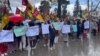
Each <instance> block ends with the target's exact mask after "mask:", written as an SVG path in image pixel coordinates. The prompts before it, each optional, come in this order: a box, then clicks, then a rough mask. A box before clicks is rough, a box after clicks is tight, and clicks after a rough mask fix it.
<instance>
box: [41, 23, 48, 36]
mask: <svg viewBox="0 0 100 56" xmlns="http://www.w3.org/2000/svg"><path fill="white" fill-rule="evenodd" d="M42 34H49V24H42Z"/></svg>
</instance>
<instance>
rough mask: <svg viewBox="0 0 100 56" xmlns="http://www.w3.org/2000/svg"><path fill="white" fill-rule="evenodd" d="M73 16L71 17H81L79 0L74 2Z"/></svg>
mask: <svg viewBox="0 0 100 56" xmlns="http://www.w3.org/2000/svg"><path fill="white" fill-rule="evenodd" d="M73 14H74V15H73V16H74V17H82V10H81V6H80V3H79V0H76V4H75V7H74V11H73Z"/></svg>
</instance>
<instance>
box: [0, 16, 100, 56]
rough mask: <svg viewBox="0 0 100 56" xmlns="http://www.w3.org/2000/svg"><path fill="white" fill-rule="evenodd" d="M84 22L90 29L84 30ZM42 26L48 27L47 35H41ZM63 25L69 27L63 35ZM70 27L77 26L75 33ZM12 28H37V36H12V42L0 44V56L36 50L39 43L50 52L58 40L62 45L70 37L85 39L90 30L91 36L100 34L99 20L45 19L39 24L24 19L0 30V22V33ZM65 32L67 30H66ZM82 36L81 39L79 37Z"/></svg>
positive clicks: (10, 23) (38, 22) (36, 21)
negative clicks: (55, 24) (87, 23)
mask: <svg viewBox="0 0 100 56" xmlns="http://www.w3.org/2000/svg"><path fill="white" fill-rule="evenodd" d="M86 21H89V25H90V27H89V28H87V29H85V28H84V23H85V22H86ZM53 22H58V23H59V24H60V25H61V29H60V30H57V29H55V28H54V26H53ZM42 24H48V25H49V33H48V34H42V29H41V28H42ZM64 25H70V32H69V33H63V32H62V30H63V26H64ZM72 25H76V26H77V31H74V30H73V28H72ZM14 26H27V27H32V26H39V35H37V36H26V35H24V36H19V37H16V36H15V34H14V42H9V43H0V54H1V56H4V55H7V53H8V52H10V53H12V52H16V51H17V50H21V51H23V50H27V49H28V48H30V50H31V49H36V47H37V46H38V45H39V44H38V43H39V42H41V43H42V44H43V46H44V47H48V49H50V50H54V49H55V44H56V43H59V41H58V40H59V38H62V39H63V41H64V43H68V42H69V38H70V37H72V39H80V38H87V35H88V33H89V32H90V30H91V33H92V34H93V36H97V35H99V34H100V20H98V21H94V20H89V19H87V18H85V19H84V18H83V19H78V18H76V19H71V20H70V19H67V18H64V19H61V20H60V18H55V19H47V20H45V22H44V23H43V22H41V21H39V20H34V21H31V20H30V19H25V20H24V21H23V22H18V23H16V24H14V23H12V22H9V23H8V24H7V26H6V27H5V28H3V29H2V28H1V22H0V32H1V31H2V30H13V28H14ZM66 30H67V29H66ZM80 36H82V37H80Z"/></svg>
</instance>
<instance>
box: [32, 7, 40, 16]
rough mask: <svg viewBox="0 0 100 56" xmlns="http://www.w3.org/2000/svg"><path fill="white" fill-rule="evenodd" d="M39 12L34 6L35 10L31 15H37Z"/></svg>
mask: <svg viewBox="0 0 100 56" xmlns="http://www.w3.org/2000/svg"><path fill="white" fill-rule="evenodd" d="M38 14H39V11H38V9H37V8H35V10H34V13H33V16H35V17H36V16H37V15H38Z"/></svg>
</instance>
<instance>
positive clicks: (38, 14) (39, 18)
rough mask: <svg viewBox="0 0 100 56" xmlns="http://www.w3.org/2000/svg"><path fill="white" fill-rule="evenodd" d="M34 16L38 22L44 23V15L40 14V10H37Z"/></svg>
mask: <svg viewBox="0 0 100 56" xmlns="http://www.w3.org/2000/svg"><path fill="white" fill-rule="evenodd" d="M33 16H34V17H36V18H37V19H38V20H40V21H41V22H44V19H43V17H42V15H41V14H40V13H39V11H38V9H37V8H35V10H34V13H33Z"/></svg>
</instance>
